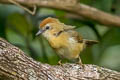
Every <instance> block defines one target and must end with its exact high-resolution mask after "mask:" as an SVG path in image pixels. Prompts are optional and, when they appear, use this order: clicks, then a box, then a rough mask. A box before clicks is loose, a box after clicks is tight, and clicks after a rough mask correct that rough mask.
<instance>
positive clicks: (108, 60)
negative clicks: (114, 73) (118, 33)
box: [100, 45, 120, 71]
mask: <svg viewBox="0 0 120 80" xmlns="http://www.w3.org/2000/svg"><path fill="white" fill-rule="evenodd" d="M100 65H102V66H105V67H108V68H111V69H116V70H119V71H120V45H115V46H111V47H109V48H107V49H106V50H105V51H104V53H103V56H102V58H101V61H100Z"/></svg>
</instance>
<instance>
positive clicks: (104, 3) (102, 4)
mask: <svg viewBox="0 0 120 80" xmlns="http://www.w3.org/2000/svg"><path fill="white" fill-rule="evenodd" d="M112 3H113V0H95V1H94V4H93V6H94V7H96V8H98V9H101V10H103V11H107V12H109V11H110V10H111V7H112Z"/></svg>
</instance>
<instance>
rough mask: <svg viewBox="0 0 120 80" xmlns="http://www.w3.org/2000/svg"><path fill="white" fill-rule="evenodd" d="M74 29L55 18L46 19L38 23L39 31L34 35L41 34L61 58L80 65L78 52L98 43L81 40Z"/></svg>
mask: <svg viewBox="0 0 120 80" xmlns="http://www.w3.org/2000/svg"><path fill="white" fill-rule="evenodd" d="M74 28H75V27H74V26H71V25H66V24H64V23H61V22H60V21H59V20H58V19H56V18H51V17H48V18H46V19H44V20H43V21H42V22H41V23H40V29H39V31H38V32H37V34H36V35H37V36H38V35H40V34H42V35H43V36H44V37H45V38H46V39H47V40H48V42H49V44H50V45H51V47H52V48H53V49H54V50H55V51H56V53H57V55H58V56H60V57H61V58H65V59H67V60H69V61H73V62H74V61H76V60H78V61H77V62H78V63H79V64H81V65H82V62H81V59H80V57H79V55H80V52H81V51H83V50H84V48H85V47H86V46H87V45H91V44H95V43H97V42H98V41H95V40H87V39H83V38H82V36H81V35H79V34H78V32H76V31H75V30H74Z"/></svg>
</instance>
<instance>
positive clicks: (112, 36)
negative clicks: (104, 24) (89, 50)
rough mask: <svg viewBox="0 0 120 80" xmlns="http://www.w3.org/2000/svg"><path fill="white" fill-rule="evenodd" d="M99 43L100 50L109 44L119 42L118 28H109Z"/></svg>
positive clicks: (119, 31)
mask: <svg viewBox="0 0 120 80" xmlns="http://www.w3.org/2000/svg"><path fill="white" fill-rule="evenodd" d="M101 43H102V44H101V45H102V47H101V48H102V51H103V50H104V49H105V48H107V47H109V46H114V45H118V44H120V28H111V29H109V30H108V31H107V32H106V33H105V34H104V36H103V37H102V41H101Z"/></svg>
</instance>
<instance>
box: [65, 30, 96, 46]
mask: <svg viewBox="0 0 120 80" xmlns="http://www.w3.org/2000/svg"><path fill="white" fill-rule="evenodd" d="M67 32H68V34H69V35H70V37H73V38H74V39H75V40H76V41H78V42H79V43H85V44H86V45H88V46H90V45H93V44H97V43H98V41H97V40H88V39H83V38H82V36H81V35H80V34H78V32H76V31H75V30H73V29H72V30H67Z"/></svg>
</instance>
